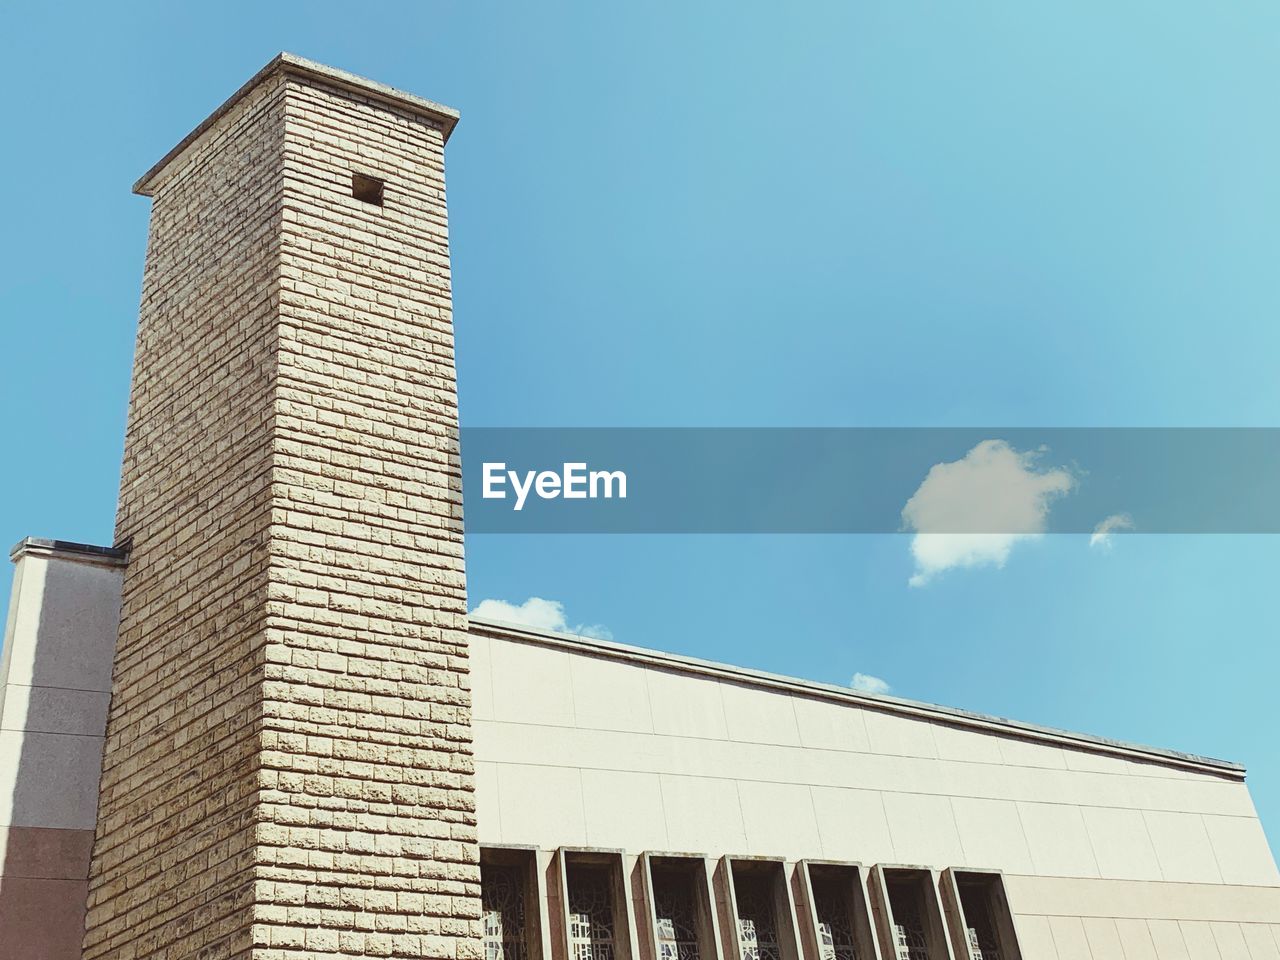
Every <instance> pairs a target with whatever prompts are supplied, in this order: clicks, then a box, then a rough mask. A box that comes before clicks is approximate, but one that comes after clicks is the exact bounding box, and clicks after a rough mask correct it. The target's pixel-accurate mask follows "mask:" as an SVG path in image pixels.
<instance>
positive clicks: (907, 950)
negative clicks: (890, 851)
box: [889, 880, 929, 960]
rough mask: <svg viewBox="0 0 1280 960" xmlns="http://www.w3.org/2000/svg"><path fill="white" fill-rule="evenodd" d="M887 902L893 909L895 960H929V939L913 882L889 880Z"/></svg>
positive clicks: (918, 894)
mask: <svg viewBox="0 0 1280 960" xmlns="http://www.w3.org/2000/svg"><path fill="white" fill-rule="evenodd" d="M889 903H890V904H891V908H892V910H893V948H894V956H895V957H897V960H929V940H928V937H927V936H926V935H925V923H924V916H923V912H922V910H921V904H920V893H919V891H918V890H917V889H916V887H915V884H913V883H911V882H910V881H906V880H899V881H890V883H889Z"/></svg>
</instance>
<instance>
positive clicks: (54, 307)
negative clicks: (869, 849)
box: [0, 2, 1280, 844]
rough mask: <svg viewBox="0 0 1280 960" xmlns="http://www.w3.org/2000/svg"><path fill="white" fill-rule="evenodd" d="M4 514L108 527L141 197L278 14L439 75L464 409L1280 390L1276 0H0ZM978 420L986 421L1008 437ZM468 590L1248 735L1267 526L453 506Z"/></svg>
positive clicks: (1262, 621)
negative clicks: (920, 552)
mask: <svg viewBox="0 0 1280 960" xmlns="http://www.w3.org/2000/svg"><path fill="white" fill-rule="evenodd" d="M6 21H7V23H6V25H7V30H6V31H5V36H4V37H3V39H0V45H2V49H3V57H2V58H0V70H3V71H4V80H5V82H6V84H7V89H8V90H9V92H10V96H9V98H8V100H7V106H8V110H7V113H8V121H7V127H8V132H9V139H8V143H9V145H10V149H8V150H6V151H4V152H3V154H2V155H0V165H3V169H4V173H5V178H4V182H5V183H6V184H7V187H8V189H7V191H6V197H5V216H4V221H5V226H6V229H4V230H3V231H0V244H2V245H3V249H2V250H0V254H2V255H0V318H2V319H3V324H4V330H3V338H2V339H0V402H2V403H3V405H4V408H5V409H6V410H7V411H8V412H9V413H8V416H7V417H6V418H5V423H4V427H3V431H4V438H5V450H6V458H7V469H5V470H3V471H0V503H3V504H4V505H5V506H4V508H3V510H0V535H3V536H6V537H7V538H8V542H12V541H15V540H17V539H18V538H20V537H21V536H24V535H27V534H35V535H45V536H56V537H62V538H66V539H74V540H85V541H91V542H101V543H105V542H108V541H109V539H110V536H111V525H112V514H113V509H114V499H115V490H116V484H117V477H118V469H119V459H120V448H121V438H122V432H123V419H124V412H125V404H126V398H127V383H128V371H129V363H130V355H131V351H132V341H133V331H134V324H135V321H136V311H137V300H138V291H139V284H140V277H141V267H142V257H143V251H144V244H145V238H146V221H147V212H148V205H147V202H146V201H145V200H143V199H141V198H138V197H134V196H132V195H130V193H129V189H128V188H129V185H130V184H131V183H132V182H133V180H134V179H135V178H136V177H137V176H138V175H139V174H140V173H142V172H143V171H144V170H145V169H146V168H147V167H149V166H150V165H151V163H152V162H154V161H155V160H156V159H157V158H158V157H160V156H161V155H162V154H163V153H164V152H165V151H166V150H167V149H168V148H169V147H170V146H172V145H173V143H175V142H176V141H177V140H178V139H179V138H180V137H181V136H182V135H183V134H185V133H186V132H187V131H188V130H189V129H190V128H191V127H192V126H193V125H194V124H195V123H196V122H197V121H198V120H199V119H201V118H202V117H203V116H204V115H205V114H206V113H208V112H209V111H210V110H211V109H212V108H213V107H214V106H216V105H217V104H218V103H219V102H221V100H222V99H224V98H225V97H226V96H227V95H228V94H229V93H230V92H231V91H233V90H234V89H235V88H236V87H237V86H238V85H239V84H240V83H241V82H242V81H243V80H244V79H246V78H247V77H248V76H250V75H251V74H252V73H253V72H254V71H255V70H256V69H257V68H258V67H260V66H261V65H262V64H263V63H265V62H266V61H267V60H268V59H269V58H270V57H271V56H272V55H273V54H274V53H275V52H276V51H278V50H280V49H288V50H291V51H294V52H296V53H299V54H302V55H304V56H308V57H312V58H314V59H318V60H322V61H325V62H328V63H332V64H334V65H336V66H339V67H343V68H345V69H348V70H352V71H354V72H357V73H362V74H365V75H367V76H371V77H374V78H376V79H379V80H382V81H384V82H387V83H391V84H394V85H396V86H400V87H403V88H406V89H409V90H412V91H414V92H416V93H420V94H422V95H424V96H427V97H430V98H433V99H436V100H439V101H442V102H444V103H448V104H450V105H452V106H455V107H457V108H459V109H460V110H461V111H462V115H463V120H462V123H461V124H460V126H459V127H458V131H457V133H456V134H455V136H454V138H453V140H452V141H451V142H450V145H449V154H448V164H449V168H448V177H449V195H450V208H451V218H452V237H453V256H454V278H455V291H456V301H455V309H456V326H457V338H458V352H459V367H460V377H461V390H462V410H463V418H464V424H465V425H470V426H527V425H528V426H616V425H628V426H651V425H661V426H668V425H670V426H683V425H690V426H692V425H697V426H735V425H740V426H793V425H794V426H802V425H803V426H827V425H833V426H835V425H841V426H843V425H848V426H863V425H872V426H983V425H992V426H993V427H998V426H1007V427H1015V426H1121V425H1124V426H1214V425H1226V426H1275V425H1277V418H1276V411H1277V410H1278V409H1280V377H1277V376H1276V373H1275V369H1276V356H1277V354H1278V353H1280V324H1277V322H1276V317H1277V308H1278V307H1280V282H1277V279H1276V277H1277V274H1276V271H1275V268H1274V264H1275V263H1276V259H1277V254H1278V253H1280V175H1277V172H1276V171H1277V170H1280V128H1277V125H1276V123H1275V121H1274V113H1275V108H1274V91H1275V90H1276V89H1277V88H1278V87H1280V57H1278V56H1277V53H1278V52H1280V50H1278V47H1280V10H1278V9H1277V8H1275V7H1274V5H1265V4H1250V3H1238V4H1225V5H1207V4H1206V5H1190V4H1156V3H1149V4H1139V3H1135V4H1125V5H1115V4H1101V3H1078V4H1058V5H1046V4H1016V5H1015V4H1005V3H999V4H989V5H988V4H982V3H972V4H964V5H953V6H947V5H941V6H939V5H935V4H916V3H860V4H849V3H845V2H832V3H819V2H809V3H805V4H801V5H794V4H793V5H787V6H785V7H784V6H783V5H777V4H752V3H735V4H732V5H729V4H723V5H718V4H697V5H692V4H666V3H657V2H654V3H648V4H644V5H639V4H633V5H614V4H575V5H568V4H564V5H560V4H515V3H512V4H483V5H482V4H464V3H398V4H392V3H384V4H369V5H363V6H359V5H356V6H353V5H352V4H350V3H344V4H334V3H326V2H312V3H307V4H293V3H273V4H262V3H253V4H248V3H235V2H232V3H223V4H219V5H217V6H216V7H215V6H209V5H203V6H197V5H184V4H160V3H154V4H114V5H102V4H79V5H77V4H70V5H68V4H64V5H58V6H54V5H39V4H26V5H22V6H19V7H17V8H15V9H14V10H12V11H11V12H9V13H8V14H7V15H6ZM995 435H996V434H993V436H995ZM468 551H469V554H468V562H469V573H470V583H471V592H472V596H473V600H476V601H478V600H480V599H482V598H499V599H503V600H507V601H512V602H521V601H523V600H525V599H526V598H528V597H531V596H538V597H544V598H551V599H555V600H557V601H560V602H561V603H563V605H564V608H565V611H566V616H567V617H568V621H569V623H570V624H571V625H573V624H579V623H581V624H591V625H594V624H603V625H605V626H607V628H608V629H609V630H610V631H611V633H612V634H613V635H614V636H615V637H616V638H617V639H619V640H622V641H626V642H631V643H636V644H641V645H646V646H655V647H660V648H663V649H667V650H674V651H679V652H683V653H689V654H694V655H698V656H704V657H710V658H715V659H725V660H730V661H733V662H736V663H741V664H745V665H749V666H754V667H760V668H764V669H768V670H774V671H778V672H783V673H789V674H796V675H800V676H805V677H812V678H815V679H819V680H824V681H829V682H836V683H844V682H848V680H849V677H850V676H851V675H852V674H853V673H854V672H863V673H868V674H874V675H876V676H879V677H883V678H885V679H886V680H887V681H888V682H889V683H890V684H891V685H892V687H893V691H894V692H895V693H897V694H900V695H902V696H906V697H912V698H917V699H923V700H931V701H937V702H941V703H946V704H952V705H957V706H962V707H966V708H970V709H975V710H981V711H986V712H992V713H999V714H1004V715H1008V716H1013V717H1016V718H1018V719H1022V720H1027V721H1034V722H1041V723H1047V724H1052V725H1056V726H1064V727H1068V728H1072V729H1080V730H1085V731H1089V732H1094V733H1099V734H1103V735H1107V736H1111V737H1117V738H1124V739H1132V740H1138V741H1145V742H1150V743H1153V744H1157V745H1162V746H1169V747H1176V748H1180V749H1184V750H1189V751H1195V752H1201V753H1207V754H1211V755H1215V756H1222V757H1226V758H1228V759H1233V760H1238V761H1241V762H1244V763H1246V764H1247V765H1248V766H1249V767H1250V770H1251V776H1250V782H1251V785H1252V789H1253V792H1254V796H1255V800H1256V802H1257V804H1258V807H1259V810H1260V812H1261V813H1262V816H1263V819H1264V823H1266V824H1267V825H1268V826H1269V827H1270V829H1271V836H1272V839H1273V844H1274V843H1275V840H1276V838H1277V836H1278V831H1280V756H1278V752H1280V751H1278V749H1277V747H1276V743H1275V729H1276V721H1275V715H1274V714H1275V708H1274V704H1275V700H1276V678H1277V677H1278V676H1280V645H1278V644H1277V643H1276V637H1277V635H1278V633H1280V631H1278V629H1277V628H1278V627H1280V614H1278V613H1277V604H1276V602H1275V600H1274V597H1275V595H1276V594H1275V579H1276V577H1275V574H1276V571H1277V569H1280V540H1278V539H1276V538H1268V537H1261V536H1254V537H1249V536H1237V537H1227V536H1199V537H1190V536H1172V535H1166V536H1127V537H1122V538H1118V540H1117V542H1116V543H1115V545H1114V548H1113V549H1112V550H1110V551H1100V550H1090V549H1089V548H1088V545H1087V538H1086V537H1081V536H1051V537H1048V538H1045V539H1043V540H1040V541H1037V542H1032V543H1023V544H1018V545H1017V546H1016V547H1015V548H1014V550H1013V552H1012V554H1011V556H1010V558H1009V560H1008V562H1007V563H1006V564H1005V566H1004V567H1003V568H1001V569H995V568H983V569H976V570H959V571H950V572H948V573H946V574H944V575H941V576H938V577H936V578H934V579H932V580H931V581H930V583H929V584H928V585H927V586H926V587H923V588H911V587H909V586H908V583H907V581H908V578H909V577H910V576H911V574H912V569H913V567H912V559H911V555H910V551H909V541H908V538H907V537H905V536H863V537H835V536H831V537H746V536H737V537H670V536H667V537H657V536H651V537H646V536H630V537H583V536H578V537H571V536H548V537H525V538H520V537H498V536H485V537H474V538H472V539H471V541H470V542H469V544H468Z"/></svg>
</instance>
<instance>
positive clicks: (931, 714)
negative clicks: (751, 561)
mask: <svg viewBox="0 0 1280 960" xmlns="http://www.w3.org/2000/svg"><path fill="white" fill-rule="evenodd" d="M470 623H471V628H472V629H474V630H478V631H479V632H481V633H486V634H492V635H496V636H499V637H502V638H504V639H510V640H516V641H519V642H522V643H532V644H538V645H541V646H548V647H561V648H565V649H570V650H576V651H581V652H585V653H591V654H595V655H597V656H602V657H608V658H610V659H614V660H626V661H632V662H639V663H643V664H648V665H650V666H656V667H662V668H665V669H667V670H677V671H680V672H682V673H693V674H699V675H702V676H710V677H716V678H719V679H723V680H729V681H732V682H734V683H739V684H744V685H746V686H754V687H762V688H766V689H771V690H785V691H788V692H792V693H800V694H805V695H808V696H817V697H821V698H822V699H825V700H836V701H840V702H845V703H856V704H858V705H859V706H863V707H870V708H872V709H874V710H879V711H881V712H883V713H895V714H900V715H903V716H910V717H920V718H924V719H937V720H945V721H946V722H948V723H950V724H952V725H955V726H962V727H970V728H974V729H978V730H985V731H988V732H996V733H1003V734H1006V735H1016V736H1018V737H1021V738H1023V739H1031V740H1039V741H1043V742H1047V743H1053V744H1057V745H1066V746H1070V747H1074V748H1075V749H1078V750H1087V751H1090V752H1093V753H1102V754H1106V755H1110V756H1116V755H1119V756H1124V757H1128V758H1136V759H1143V760H1148V761H1150V760H1155V761H1158V762H1160V763H1162V764H1165V765H1167V766H1174V767H1180V768H1183V769H1191V770H1196V771H1199V772H1208V773H1212V774H1215V775H1217V776H1225V777H1229V778H1231V779H1234V780H1243V779H1244V775H1245V768H1244V767H1243V766H1242V765H1241V764H1238V763H1232V762H1231V761H1229V760H1218V759H1215V758H1213V757H1203V756H1199V755H1198V754H1194V753H1182V752H1180V751H1177V750H1166V749H1163V748H1161V747H1151V746H1147V745H1145V744H1140V743H1129V742H1127V741H1124V740H1112V739H1110V738H1107V737H1099V736H1095V735H1093V734H1088V733H1075V732H1073V731H1070V730H1060V729H1058V728H1056V727H1045V726H1040V725H1038V724H1033V723H1023V722H1021V721H1019V720H1010V719H1008V718H1006V717H996V716H991V715H989V714H984V713H976V712H974V711H971V710H962V709H960V708H958V707H945V706H941V705H939V704H934V703H924V702H921V701H918V700H906V699H903V698H901V697H890V696H887V695H885V694H878V693H864V692H863V691H861V690H853V689H851V688H849V687H840V686H836V685H835V684H829V683H819V682H817V681H815V680H803V679H800V678H798V677H787V676H783V675H781V674H776V673H766V672H765V671H762V670H751V669H748V668H746V667H737V666H733V665H731V664H727V663H717V662H716V661H713V660H700V659H698V658H696V657H686V656H682V655H680V654H675V653H666V652H663V651H661V650H652V649H648V648H645V647H633V646H630V645H628V644H623V643H616V642H614V641H611V640H597V639H595V638H594V637H583V636H579V635H578V634H572V633H557V632H555V631H552V630H534V629H531V628H530V627H526V626H522V625H520V624H514V623H505V622H503V621H501V620H489V619H474V618H473V619H472V620H471V621H470Z"/></svg>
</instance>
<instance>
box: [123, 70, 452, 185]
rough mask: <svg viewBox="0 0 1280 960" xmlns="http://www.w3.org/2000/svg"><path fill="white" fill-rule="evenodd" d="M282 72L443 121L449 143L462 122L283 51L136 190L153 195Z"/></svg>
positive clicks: (430, 104) (436, 107) (428, 103)
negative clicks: (177, 163)
mask: <svg viewBox="0 0 1280 960" xmlns="http://www.w3.org/2000/svg"><path fill="white" fill-rule="evenodd" d="M278 73H287V74H292V75H294V76H299V77H308V78H310V79H313V80H320V81H322V82H324V83H326V84H328V85H329V86H331V87H337V88H339V89H342V90H348V91H350V92H352V93H358V94H360V95H361V96H364V97H368V98H370V99H372V100H379V101H381V102H383V103H386V104H390V105H391V106H394V107H399V108H401V109H402V110H408V111H409V112H410V113H415V114H418V115H420V116H423V117H426V118H428V119H430V120H434V121H435V122H436V123H438V124H440V128H441V130H442V131H443V132H444V139H445V141H446V142H447V141H448V139H449V135H450V134H451V133H453V128H454V127H455V126H457V124H458V119H459V116H460V115H459V113H458V111H457V110H455V109H453V108H452V107H446V106H444V105H443V104H439V103H435V102H434V101H432V100H426V99H423V98H422V97H418V96H415V95H414V94H412V93H406V92H405V91H403V90H397V89H396V88H395V87H389V86H387V85H386V84H385V83H378V82H377V81H376V80H369V79H368V78H366V77H360V76H357V75H356V74H354V73H347V71H345V70H339V69H337V68H336V67H329V66H325V65H324V64H323V63H316V62H315V61H314V60H308V59H306V58H305V57H299V56H296V55H294V54H292V53H283V52H282V53H279V54H277V55H276V56H275V57H273V58H272V60H271V62H270V63H268V64H267V65H266V66H265V67H263V68H262V69H261V70H259V71H258V72H257V73H255V74H254V75H253V76H252V77H251V78H250V79H249V81H248V82H247V83H246V84H245V85H244V86H242V87H241V88H240V89H239V90H237V91H236V92H235V93H233V94H232V95H231V96H230V97H228V98H227V99H226V100H225V101H224V102H223V103H222V105H221V106H220V107H218V109H216V110H214V111H213V113H211V114H209V116H208V117H206V118H205V119H204V121H203V122H201V124H200V125H199V126H198V127H196V128H195V129H194V130H192V131H191V132H190V133H189V134H187V135H186V136H185V137H183V138H182V140H181V141H180V142H179V143H178V145H177V146H176V147H174V148H173V149H172V150H170V151H169V152H168V153H166V154H165V155H164V156H163V157H162V158H161V159H160V162H159V163H157V164H156V165H155V166H153V167H152V168H151V169H150V170H148V171H147V172H146V173H144V174H143V175H142V178H141V179H139V180H138V182H137V183H135V184H134V185H133V192H134V193H137V194H141V195H142V196H144V197H149V196H151V190H152V185H153V184H154V182H155V180H156V178H157V177H158V176H159V174H160V173H161V171H163V170H164V168H165V167H167V166H168V165H169V164H170V163H171V162H172V161H173V160H175V159H177V158H178V157H179V156H180V155H181V154H182V153H183V151H185V150H186V149H187V147H189V146H190V145H191V144H192V143H193V142H194V141H195V140H196V138H198V137H199V136H200V135H201V134H202V133H204V132H205V131H206V130H208V129H209V128H210V127H212V126H213V125H214V124H216V123H217V122H218V121H219V120H220V119H221V118H222V117H223V116H224V115H225V114H226V113H227V112H228V111H230V110H231V108H232V107H234V106H235V105H236V104H237V103H239V102H240V101H241V100H243V99H244V98H245V96H246V95H248V93H249V92H250V91H251V90H253V89H254V88H255V87H256V86H258V85H259V84H260V83H262V82H263V81H264V80H267V79H268V78H270V77H273V76H275V75H276V74H278Z"/></svg>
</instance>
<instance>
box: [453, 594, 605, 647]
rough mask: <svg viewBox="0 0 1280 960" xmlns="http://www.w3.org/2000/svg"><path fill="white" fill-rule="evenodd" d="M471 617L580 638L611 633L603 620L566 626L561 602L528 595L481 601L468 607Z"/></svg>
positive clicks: (603, 638)
mask: <svg viewBox="0 0 1280 960" xmlns="http://www.w3.org/2000/svg"><path fill="white" fill-rule="evenodd" d="M471 616H473V617H476V618H478V619H481V620H500V621H502V622H503V623H512V624H516V625H517V626H522V627H531V628H532V629H534V630H552V631H555V632H556V633H576V634H577V635H578V636H580V637H592V638H594V639H596V640H612V639H613V632H612V631H610V629H609V628H608V627H606V626H605V625H604V624H602V623H593V624H585V623H580V624H577V625H576V626H572V627H571V626H569V623H568V621H567V620H566V619H565V615H564V604H563V603H561V602H560V601H559V600H544V599H543V598H542V597H530V598H529V599H528V600H526V601H525V602H524V603H518V604H517V603H508V602H507V601H506V600H494V599H485V600H481V601H480V602H479V603H477V604H476V605H475V606H474V607H473V608H472V609H471Z"/></svg>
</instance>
